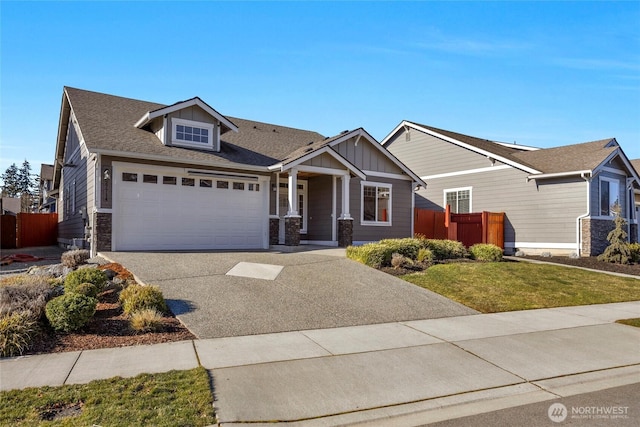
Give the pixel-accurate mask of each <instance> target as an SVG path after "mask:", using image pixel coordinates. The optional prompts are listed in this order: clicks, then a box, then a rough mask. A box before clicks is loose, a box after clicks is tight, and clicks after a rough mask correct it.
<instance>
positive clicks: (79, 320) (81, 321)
mask: <svg viewBox="0 0 640 427" xmlns="http://www.w3.org/2000/svg"><path fill="white" fill-rule="evenodd" d="M97 304H98V300H97V299H95V298H92V297H88V296H86V295H80V294H76V293H70V294H64V295H62V296H59V297H56V298H54V299H52V300H51V301H49V302H48V303H47V306H46V307H45V313H46V315H47V319H48V320H49V323H50V324H51V326H52V327H53V329H55V330H58V331H64V332H71V331H75V330H78V329H80V328H82V327H83V326H84V325H86V324H87V322H88V321H89V319H91V317H92V316H93V314H94V313H95V312H96V305H97Z"/></svg>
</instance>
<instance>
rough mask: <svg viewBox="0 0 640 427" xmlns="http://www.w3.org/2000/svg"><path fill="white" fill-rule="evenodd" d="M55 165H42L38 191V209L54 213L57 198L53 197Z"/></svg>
mask: <svg viewBox="0 0 640 427" xmlns="http://www.w3.org/2000/svg"><path fill="white" fill-rule="evenodd" d="M52 191H53V165H47V164H42V165H40V191H39V192H38V211H39V212H43V213H54V212H55V211H56V199H55V198H54V197H53V194H52Z"/></svg>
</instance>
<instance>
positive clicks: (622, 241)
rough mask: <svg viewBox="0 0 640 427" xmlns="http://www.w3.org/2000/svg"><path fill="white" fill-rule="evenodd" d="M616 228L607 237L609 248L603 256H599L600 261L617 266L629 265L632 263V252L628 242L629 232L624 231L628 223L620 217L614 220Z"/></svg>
mask: <svg viewBox="0 0 640 427" xmlns="http://www.w3.org/2000/svg"><path fill="white" fill-rule="evenodd" d="M613 222H614V224H615V228H614V229H613V230H611V232H610V233H609V234H608V235H607V241H608V242H609V246H607V248H606V249H605V250H604V252H603V253H602V254H601V255H598V260H599V261H605V262H613V263H616V264H629V262H630V261H631V250H630V248H629V242H627V232H626V231H625V230H624V229H625V227H626V226H627V221H626V220H625V219H624V218H622V217H621V216H620V215H617V216H616V217H615V219H614V220H613Z"/></svg>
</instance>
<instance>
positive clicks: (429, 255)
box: [416, 248, 433, 263]
mask: <svg viewBox="0 0 640 427" xmlns="http://www.w3.org/2000/svg"><path fill="white" fill-rule="evenodd" d="M416 261H418V262H422V263H428V262H432V261H433V252H431V250H429V249H427V248H420V250H419V251H418V258H416Z"/></svg>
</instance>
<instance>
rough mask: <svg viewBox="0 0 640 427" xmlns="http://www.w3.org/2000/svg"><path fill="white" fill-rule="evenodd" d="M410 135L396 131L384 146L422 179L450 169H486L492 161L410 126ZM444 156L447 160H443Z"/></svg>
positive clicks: (450, 170)
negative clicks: (409, 136) (407, 136)
mask: <svg viewBox="0 0 640 427" xmlns="http://www.w3.org/2000/svg"><path fill="white" fill-rule="evenodd" d="M410 134H411V138H410V140H409V141H407V140H406V132H405V131H403V132H399V133H398V134H397V135H396V137H395V138H393V139H391V140H389V142H388V143H387V144H386V148H387V149H388V150H389V151H390V152H391V154H393V155H394V156H396V157H397V158H398V159H400V161H402V162H403V163H404V164H405V165H406V166H407V167H408V168H409V169H411V170H412V171H413V172H414V173H416V174H417V175H418V176H420V177H421V178H422V177H424V176H425V175H438V174H443V173H449V172H453V171H461V170H469V169H478V168H486V167H489V166H491V162H490V161H489V159H488V158H487V157H486V156H482V155H479V154H478V153H474V152H473V151H471V150H467V149H466V148H463V147H459V146H457V145H455V144H452V143H450V142H447V141H444V140H442V139H440V138H436V137H434V136H431V135H427V134H425V133H422V132H418V131H416V130H415V129H412V130H411V132H410ZM444 159H446V161H443V160H444Z"/></svg>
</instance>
